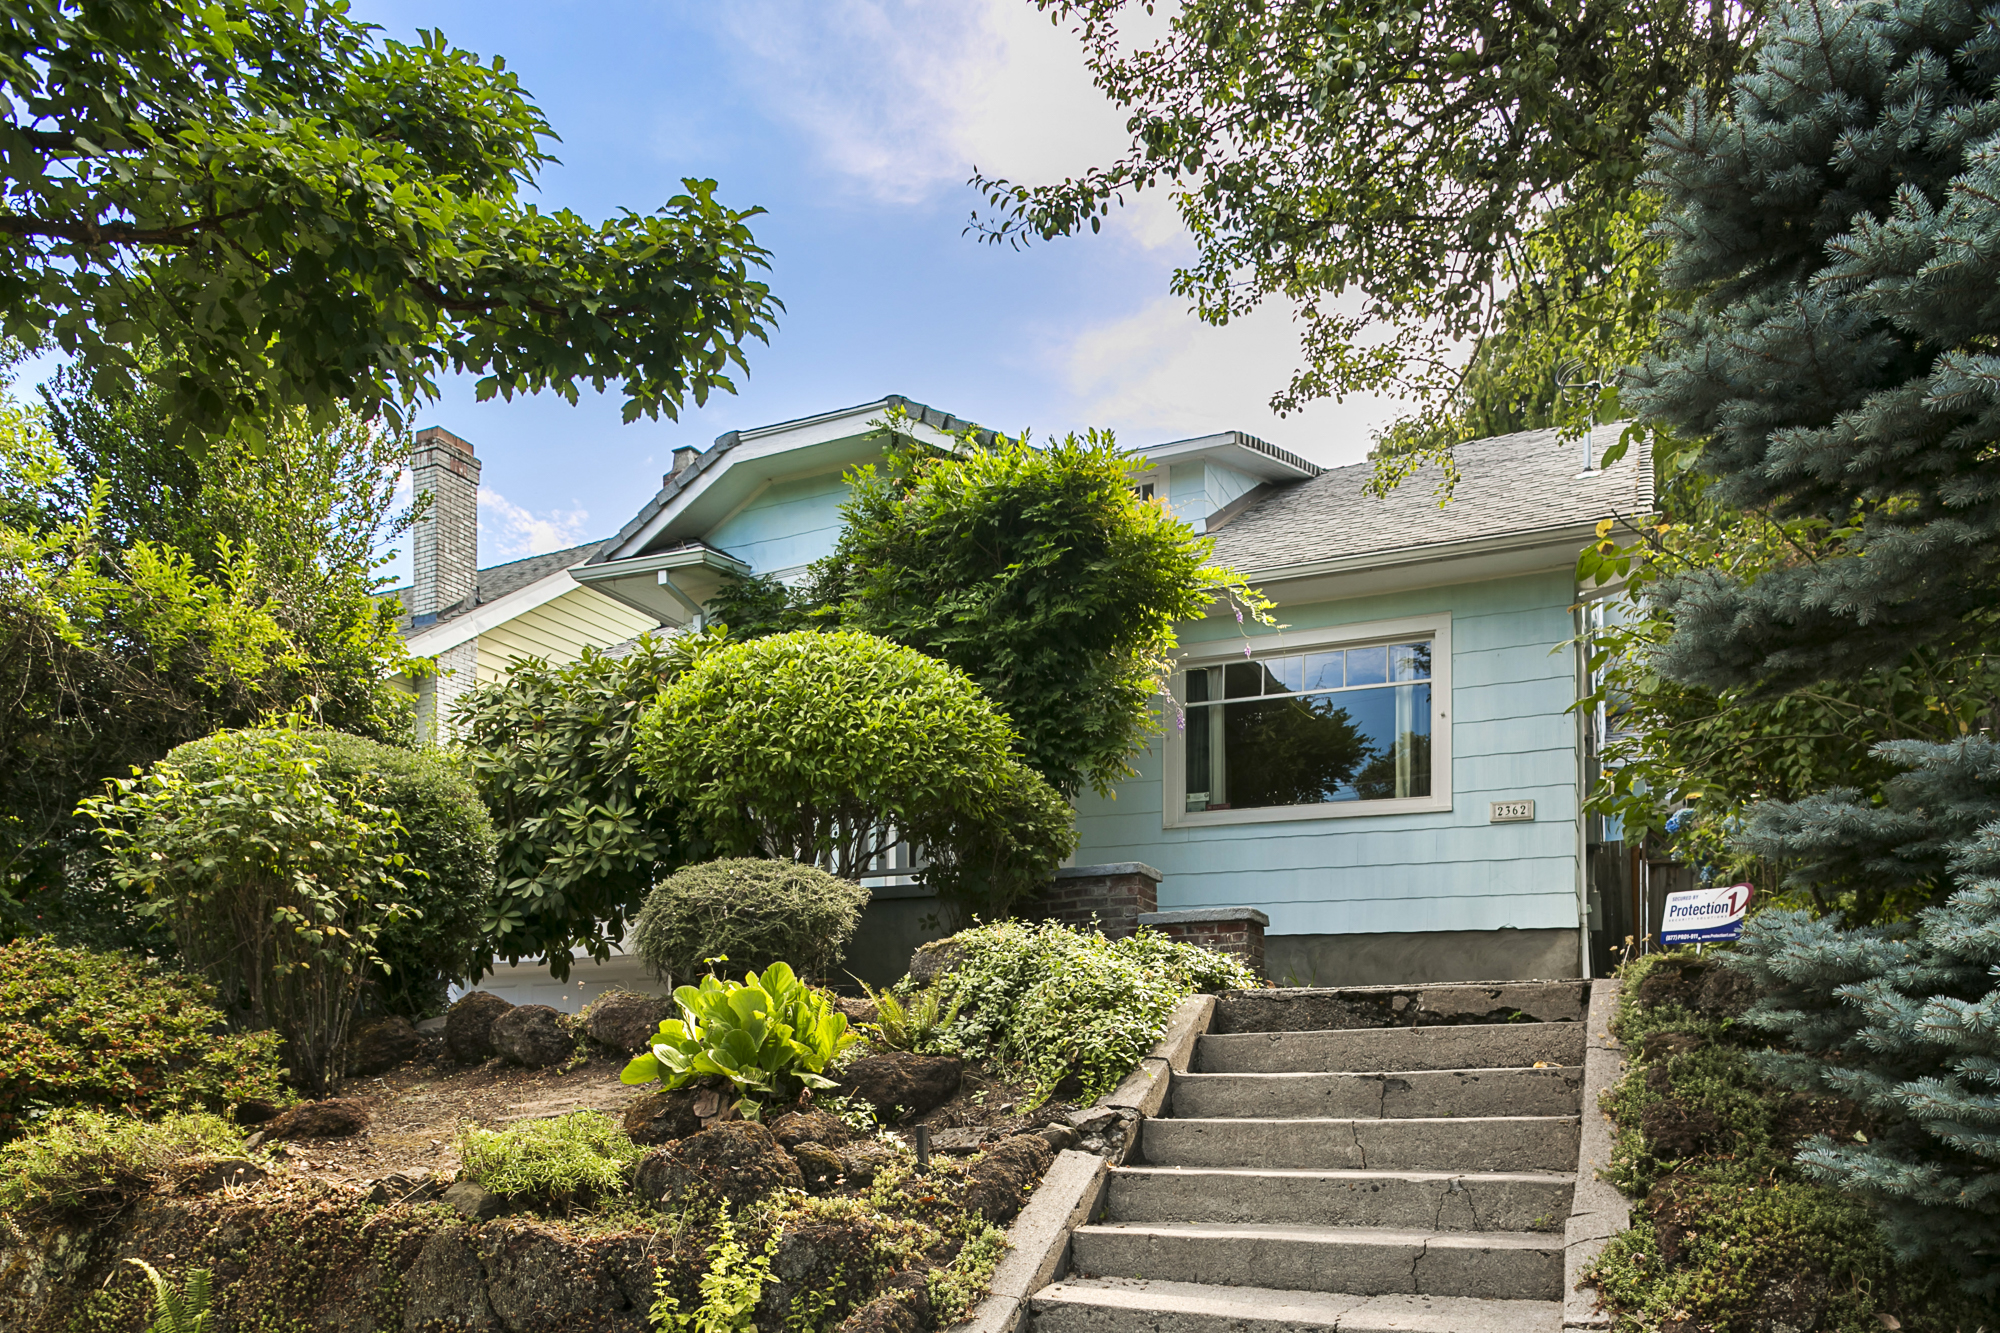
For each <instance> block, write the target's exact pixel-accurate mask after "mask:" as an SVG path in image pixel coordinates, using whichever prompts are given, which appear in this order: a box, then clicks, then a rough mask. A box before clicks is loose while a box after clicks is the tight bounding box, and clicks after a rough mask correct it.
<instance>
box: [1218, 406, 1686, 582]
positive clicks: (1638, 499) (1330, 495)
mask: <svg viewBox="0 0 2000 1333" xmlns="http://www.w3.org/2000/svg"><path fill="white" fill-rule="evenodd" d="M1615 438H1616V436H1615V434H1614V433H1613V432H1611V431H1610V430H1609V429H1604V430H1600V431H1599V432H1598V439H1597V443H1596V446H1595V447H1596V448H1597V449H1598V451H1599V454H1600V455H1601V454H1602V451H1603V449H1604V447H1605V445H1606V444H1607V443H1608V442H1609V441H1610V440H1611V439H1615ZM1454 455H1455V457H1456V458H1457V461H1458V470H1459V479H1458V485H1457V488H1456V490H1455V491H1454V492H1453V497H1452V500H1451V502H1450V503H1449V504H1445V505H1442V506H1440V505H1439V504H1438V498H1437V495H1436V494H1435V490H1436V487H1437V484H1438V482H1439V481H1440V480H1441V478H1442V473H1441V472H1440V470H1439V469H1438V468H1437V467H1436V466H1431V467H1427V468H1425V469H1423V470H1422V471H1420V472H1418V473H1417V474H1416V475H1415V476H1412V477H1410V478H1409V479H1408V480H1407V481H1405V482H1403V484H1402V485H1400V486H1398V487H1396V488H1395V489H1394V490H1392V491H1390V492H1389V493H1388V494H1387V495H1386V496H1383V497H1381V498H1380V499H1377V498H1375V497H1373V496H1371V495H1369V494H1368V493H1367V490H1366V488H1367V485H1368V482H1369V481H1370V479H1371V478H1373V476H1374V475H1375V465H1374V464H1373V463H1356V464H1353V465H1352V466H1349V467H1340V468H1332V469H1329V470H1328V471H1326V472H1323V473H1321V474H1320V475H1319V476H1317V477H1314V478H1313V479H1312V480H1311V481H1301V482H1297V483H1294V484H1292V485H1289V486H1283V487H1278V488H1275V489H1274V492H1273V493H1272V494H1270V495H1269V496H1268V497H1267V498H1265V499H1264V500H1263V501H1262V502H1260V503H1256V504H1252V505H1251V506H1250V507H1249V508H1248V509H1246V510H1245V511H1243V512H1242V513H1241V514H1239V515H1238V516H1237V517H1236V518H1235V519H1234V520H1233V521H1231V522H1229V523H1227V524H1225V525H1224V526H1223V527H1222V529H1221V530H1220V531H1218V532H1217V533H1216V534H1215V556H1214V560H1215V563H1217V564H1219V565H1228V566H1231V567H1233V568H1235V569H1237V570H1240V571H1243V572H1246V573H1248V572H1252V571H1256V570H1267V569H1282V568H1285V567H1288V566H1293V565H1305V564H1312V563H1315V562H1318V561H1323V560H1339V559H1346V558H1353V557H1365V556H1370V555H1389V554H1392V553H1404V552H1409V551H1413V550H1422V549H1423V548H1425V547H1434V546H1449V545H1452V544H1455V543H1458V542H1464V541H1471V540H1474V539H1478V538H1482V537H1500V536H1508V535H1521V536H1526V535H1528V534H1531V533H1535V532H1540V531H1547V530H1554V529H1561V528H1573V527H1576V526H1579V525H1581V524H1586V523H1595V522H1597V521H1599V520H1600V519H1605V518H1610V517H1612V516H1614V515H1635V514H1645V513H1650V512H1651V510H1652V507H1653V466H1652V459H1651V456H1650V453H1649V452H1648V451H1647V450H1646V449H1645V447H1644V446H1643V445H1635V446H1634V447H1633V448H1632V450H1631V451H1630V452H1629V453H1627V454H1626V455H1625V457H1623V458H1621V459H1619V460H1618V461H1617V462H1616V463H1613V464H1612V465H1611V466H1610V467H1608V468H1603V469H1600V470H1597V471H1593V472H1585V471H1584V470H1583V458H1584V446H1583V443H1582V442H1581V441H1580V440H1574V439H1572V440H1564V439H1562V438H1561V436H1560V433H1559V432H1557V431H1555V430H1533V431H1523V432H1521V433H1520V434H1518V435H1497V436H1493V437H1491V438H1489V439H1484V440H1473V441H1470V442H1468V443H1466V444H1461V445H1459V446H1458V448H1457V449H1456V450H1455V451H1454Z"/></svg>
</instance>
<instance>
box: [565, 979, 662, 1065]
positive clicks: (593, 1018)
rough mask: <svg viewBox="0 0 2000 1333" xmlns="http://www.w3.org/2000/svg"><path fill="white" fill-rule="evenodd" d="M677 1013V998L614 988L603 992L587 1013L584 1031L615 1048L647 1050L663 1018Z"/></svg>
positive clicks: (616, 1049)
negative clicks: (670, 998) (675, 1008)
mask: <svg viewBox="0 0 2000 1333" xmlns="http://www.w3.org/2000/svg"><path fill="white" fill-rule="evenodd" d="M673 1016H674V1002H673V1001H672V1000H667V999H662V998H661V997H659V996H657V995H640V994H638V993H637V992H634V991H613V992H611V994H609V995H603V996H599V997H598V999H597V1002H596V1003H594V1004H592V1005H591V1006H590V1012H589V1013H588V1014H586V1015H584V1020H583V1030H584V1033H585V1034H586V1035H587V1036H588V1037H589V1038H590V1039H591V1040H592V1041H595V1042H600V1043H602V1044H603V1045H606V1046H609V1047H610V1048H611V1049H612V1050H614V1051H643V1050H645V1049H646V1048H647V1047H649V1046H651V1045H652V1044H653V1034H654V1033H656V1032H658V1031H659V1030H660V1020H661V1019H664V1018H672V1017H673Z"/></svg>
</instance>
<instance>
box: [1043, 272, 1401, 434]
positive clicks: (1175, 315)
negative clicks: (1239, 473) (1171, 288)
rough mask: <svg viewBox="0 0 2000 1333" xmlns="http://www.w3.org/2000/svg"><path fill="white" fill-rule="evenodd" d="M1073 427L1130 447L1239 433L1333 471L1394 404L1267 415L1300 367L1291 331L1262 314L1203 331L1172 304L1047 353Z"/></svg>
mask: <svg viewBox="0 0 2000 1333" xmlns="http://www.w3.org/2000/svg"><path fill="white" fill-rule="evenodd" d="M1054 358H1055V360H1056V362H1057V366H1058V369H1059V371H1060V373H1062V374H1063V375H1064V376H1065V377H1066V379H1067V380H1068V383H1069V387H1070V391H1071V392H1072V394H1074V395H1075V399H1076V403H1077V409H1076V411H1077V419H1078V420H1081V421H1087V422H1089V423H1091V424H1093V425H1100V426H1110V427H1112V428H1114V429H1115V430H1117V431H1118V432H1119V433H1120V434H1121V435H1122V436H1124V437H1126V438H1127V439H1129V440H1130V441H1131V442H1132V443H1157V442H1163V441H1166V440H1172V439H1185V438H1187V437H1188V436H1191V435H1201V434H1206V433H1208V432H1211V431H1218V430H1243V431H1248V432H1250V433H1251V434H1252V435H1257V436H1261V437H1262V438H1264V439H1267V440H1269V441H1270V442H1271V443H1273V444H1276V445H1279V446H1282V447H1283V448H1286V449H1290V450H1292V451H1293V452H1294V453H1298V454H1303V455H1305V456H1306V457H1307V458H1310V459H1312V460H1313V461H1314V462H1317V463H1322V464H1329V465H1338V464H1342V463H1353V462H1358V461H1360V460H1361V459H1362V458H1363V457H1365V456H1366V455H1367V452H1368V449H1369V446H1370V445H1371V444H1372V443H1373V438H1372V435H1373V432H1374V431H1375V430H1376V429H1378V428H1379V427H1382V426H1385V425H1387V424H1388V423H1389V422H1390V421H1391V420H1393V419H1394V418H1395V417H1396V415H1397V412H1398V409H1399V407H1400V406H1401V405H1400V404H1398V403H1397V402H1396V401H1395V400H1394V399H1391V398H1384V397H1380V396H1377V395H1373V394H1370V395H1355V396H1352V397H1350V398H1348V399H1347V401H1346V402H1344V403H1336V402H1332V401H1323V402H1317V403H1313V404H1312V405H1310V406H1308V407H1307V408H1306V409H1305V411H1303V412H1299V413H1295V414H1293V415H1292V416H1289V417H1280V416H1278V415H1277V414H1276V413H1275V412H1273V411H1272V410H1271V408H1270V398H1271V394H1272V391H1274V390H1276V389H1279V388H1282V387H1283V386H1284V384H1285V383H1286V381H1287V380H1289V379H1290V377H1291V373H1292V369H1293V367H1295V366H1296V365H1298V363H1299V345H1298V327H1297V325H1296V324H1294V323H1293V322H1292V321H1291V320H1290V319H1289V318H1288V317H1287V312H1286V311H1285V310H1284V309H1283V308H1282V307H1281V306H1273V305H1265V306H1263V307H1261V308H1259V309H1258V310H1257V311H1255V312H1254V313H1252V314H1251V315H1249V316H1247V317H1246V318H1243V319H1239V320H1236V321H1234V322H1232V323H1230V324H1229V325H1227V326H1226V327H1223V328H1216V327H1215V326H1213V325H1209V324H1204V323H1202V322H1201V321H1200V320H1198V319H1196V318H1195V317H1194V316H1193V315H1191V314H1189V313H1188V310H1187V303H1186V301H1185V300H1183V299H1181V298H1179V297H1162V298H1160V299H1159V300H1157V301H1154V302H1153V303H1151V304H1150V305H1148V306H1146V307H1145V308H1144V309H1142V310H1140V311H1139V312H1137V313H1136V314H1133V315H1129V316H1127V317H1125V318H1123V319H1118V320H1113V321H1111V322H1109V323H1105V324H1100V325H1098V326H1096V327H1095V328H1091V329H1087V330H1085V331H1084V332H1082V333H1080V334H1078V335H1077V336H1076V337H1075V338H1073V339H1072V340H1070V341H1069V342H1068V343H1066V344H1064V345H1062V346H1060V347H1058V348H1057V349H1055V352H1054Z"/></svg>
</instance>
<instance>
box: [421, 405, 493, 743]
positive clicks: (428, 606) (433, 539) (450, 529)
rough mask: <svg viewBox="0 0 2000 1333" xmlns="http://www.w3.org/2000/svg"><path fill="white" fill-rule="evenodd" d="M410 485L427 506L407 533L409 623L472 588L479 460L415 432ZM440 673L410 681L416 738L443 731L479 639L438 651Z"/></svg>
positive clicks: (446, 440) (442, 436) (437, 434)
mask: <svg viewBox="0 0 2000 1333" xmlns="http://www.w3.org/2000/svg"><path fill="white" fill-rule="evenodd" d="M410 491H411V494H412V495H419V496H420V495H429V496H430V497H431V502H430V508H429V510H428V512H426V513H425V514H424V516H423V518H422V519H421V520H420V521H419V522H418V523H417V525H416V528H415V530H414V531H413V533H412V534H411V535H412V537H413V540H412V542H411V544H410V556H411V563H412V565H413V568H412V570H411V573H412V574H413V575H414V576H415V577H414V578H412V579H411V585H412V586H411V589H410V627H411V628H412V629H421V628H423V627H424V626H425V625H429V624H432V623H433V622H435V621H436V620H437V618H438V615H439V613H440V612H444V611H449V610H451V608H453V607H454V606H457V605H458V604H459V603H460V602H463V601H465V600H466V599H467V598H468V597H471V596H472V595H473V594H474V593H475V592H476V591H478V588H479V460H478V459H477V458H475V457H473V455H472V445H471V444H470V443H468V442H467V441H465V440H461V439H459V438H458V436H456V435H453V434H452V433H451V432H450V431H448V430H443V429H440V428H439V427H437V426H430V427H427V428H425V429H423V430H420V431H418V432H417V441H416V447H415V448H414V449H412V450H411V452H410ZM437 663H438V670H439V672H440V674H439V675H438V676H436V677H434V678H431V679H426V680H424V681H421V682H420V683H419V684H418V686H417V739H418V740H419V741H420V742H423V741H428V742H432V743H435V742H438V741H441V740H444V739H446V738H447V737H448V736H449V733H450V730H451V706H452V704H453V703H455V702H456V701H457V699H458V697H459V696H460V695H462V694H464V693H465V692H466V691H467V690H469V689H471V688H472V684H473V677H474V675H475V674H476V671H477V668H478V665H479V641H478V640H477V639H471V640H468V641H466V642H465V643H461V644H459V645H458V646H457V647H455V648H448V649H446V650H445V651H444V652H442V653H439V654H438V659H437Z"/></svg>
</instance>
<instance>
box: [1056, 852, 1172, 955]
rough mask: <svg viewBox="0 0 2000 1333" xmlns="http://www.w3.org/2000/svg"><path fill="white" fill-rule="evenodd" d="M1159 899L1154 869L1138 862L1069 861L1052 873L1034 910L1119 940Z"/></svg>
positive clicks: (1133, 930) (1134, 929)
mask: <svg viewBox="0 0 2000 1333" xmlns="http://www.w3.org/2000/svg"><path fill="white" fill-rule="evenodd" d="M1159 901H1160V872H1159V871H1157V870H1155V869H1153V867H1151V866H1149V865H1144V864H1142V863H1140V862H1138V861H1127V862H1121V863H1118V864H1115V865H1099V866H1070V867H1068V868H1067V869H1064V870H1058V871H1057V872H1056V877H1055V881H1054V882H1053V883H1052V884H1050V885H1049V887H1048V890H1047V892H1046V893H1044V894H1043V895H1042V900H1041V903H1040V904H1039V907H1040V910H1039V911H1038V912H1037V913H1036V915H1038V916H1040V917H1043V918H1045V919H1047V920H1051V921H1060V922H1062V923H1063V924H1064V925H1066V926H1074V927H1076V928H1078V929H1080V930H1089V929H1092V928H1093V926H1094V927H1095V928H1096V929H1097V930H1100V931H1102V932H1103V933H1104V936H1105V938H1106V939H1113V940H1122V939H1124V938H1125V937H1126V936H1128V935H1133V934H1136V933H1137V932H1138V929H1139V924H1138V923H1139V918H1140V917H1141V916H1144V915H1146V914H1147V913H1149V912H1152V911H1154V910H1155V909H1156V908H1157V907H1158V906H1159Z"/></svg>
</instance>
